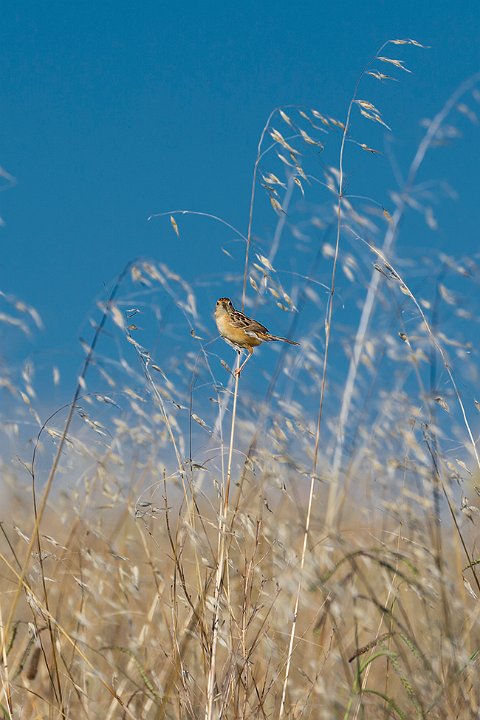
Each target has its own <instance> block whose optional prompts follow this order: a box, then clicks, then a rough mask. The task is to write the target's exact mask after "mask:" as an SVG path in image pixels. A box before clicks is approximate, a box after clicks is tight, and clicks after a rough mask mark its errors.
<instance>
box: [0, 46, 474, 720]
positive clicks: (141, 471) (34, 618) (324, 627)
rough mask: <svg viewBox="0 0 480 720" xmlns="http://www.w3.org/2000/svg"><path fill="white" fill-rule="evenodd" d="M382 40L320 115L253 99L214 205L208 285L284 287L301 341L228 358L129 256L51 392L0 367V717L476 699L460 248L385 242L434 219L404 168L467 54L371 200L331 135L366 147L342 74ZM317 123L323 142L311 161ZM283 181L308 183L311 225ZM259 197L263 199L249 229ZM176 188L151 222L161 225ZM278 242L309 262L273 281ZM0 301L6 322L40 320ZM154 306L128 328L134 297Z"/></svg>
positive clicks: (384, 712)
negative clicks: (228, 256) (238, 175)
mask: <svg viewBox="0 0 480 720" xmlns="http://www.w3.org/2000/svg"><path fill="white" fill-rule="evenodd" d="M397 45H414V46H415V45H417V43H415V42H414V41H402V42H400V41H394V42H393V44H392V43H389V44H387V45H386V46H384V47H383V48H381V49H380V50H379V51H378V52H377V54H376V56H375V58H373V60H372V63H371V64H370V65H368V66H367V67H366V68H365V70H364V71H363V73H362V74H361V76H360V78H359V83H358V85H357V87H356V89H355V94H354V96H353V97H352V101H351V103H350V106H349V107H348V108H347V109H346V114H345V118H344V119H342V120H336V119H335V118H332V117H330V116H329V115H327V114H326V113H323V112H320V111H317V110H314V111H312V110H308V111H306V110H304V109H301V108H300V109H299V108H282V109H276V110H275V111H274V112H272V115H271V116H270V118H269V119H268V122H267V123H266V125H265V128H264V132H263V134H262V137H261V139H260V143H259V146H258V155H257V160H256V163H255V167H254V177H253V185H252V187H253V190H252V197H251V207H250V213H249V218H248V223H247V224H248V229H247V231H246V233H245V234H242V233H241V232H240V231H238V230H236V229H235V228H230V230H231V231H232V232H234V234H235V235H236V237H237V239H239V240H240V243H239V245H238V246H239V247H241V253H242V254H241V256H239V258H237V257H234V258H233V263H234V264H235V270H234V271H232V279H229V280H228V281H225V282H224V284H223V285H222V286H221V287H222V289H223V288H225V285H226V284H227V283H228V282H231V283H232V285H233V287H234V288H235V292H236V294H237V297H238V298H239V299H240V298H242V305H243V306H244V308H245V312H247V313H248V314H251V315H253V316H257V315H258V316H262V315H263V317H265V318H267V317H268V313H269V312H271V313H272V315H271V317H272V318H273V320H272V324H274V323H275V318H277V319H278V317H279V315H282V313H280V312H278V313H277V314H276V315H274V314H273V313H274V311H275V310H278V311H280V310H281V311H283V312H284V313H286V315H282V317H281V321H282V322H283V326H284V327H285V318H287V320H286V322H287V323H288V325H287V327H288V333H287V331H286V334H287V335H288V337H294V338H295V339H297V340H298V341H299V342H300V343H301V348H300V349H297V348H291V347H288V346H285V347H283V346H282V347H276V348H275V349H273V348H265V349H262V351H261V353H262V354H261V355H259V356H257V354H255V356H254V358H253V359H252V360H250V362H249V363H248V365H247V367H246V369H245V372H244V373H243V374H242V375H241V377H240V378H239V379H238V378H235V377H234V375H233V374H232V372H231V369H230V368H229V367H228V365H227V362H228V363H230V365H231V366H232V367H233V366H234V363H235V362H239V360H238V359H237V358H236V357H235V353H234V352H233V350H231V349H229V348H227V346H225V347H224V346H223V345H222V346H220V344H219V343H218V344H216V345H215V346H212V345H211V344H210V342H209V339H208V338H209V332H210V333H211V328H212V321H211V319H210V315H211V313H212V312H213V308H203V307H201V299H199V297H198V295H199V290H198V286H196V285H195V283H193V282H192V281H191V280H190V279H188V278H183V277H180V276H179V275H178V274H176V272H174V271H173V270H172V269H169V268H167V267H165V265H163V264H162V263H161V262H157V261H154V260H151V261H150V260H149V261H146V260H138V261H134V262H133V261H132V263H131V264H130V265H129V266H127V268H125V269H124V271H123V272H122V273H121V274H120V275H119V277H118V278H117V279H116V280H115V281H114V282H113V283H112V286H111V288H110V289H109V295H108V296H107V297H106V298H103V299H102V301H101V302H100V303H99V306H98V308H97V311H96V314H95V317H94V319H93V321H92V327H91V328H90V333H91V335H92V338H90V339H89V340H88V341H86V342H85V343H84V349H85V362H84V366H83V369H82V371H81V373H80V377H79V381H78V385H77V387H76V389H74V394H73V397H72V398H71V400H69V401H68V402H67V403H66V404H65V405H64V406H63V407H61V408H58V409H57V408H56V407H53V406H51V405H49V404H48V402H47V405H48V410H45V401H44V400H43V401H42V407H43V409H42V411H41V412H40V411H39V409H38V407H39V402H38V401H37V394H36V391H35V376H34V369H33V368H32V367H31V366H30V364H29V363H26V364H25V365H24V366H23V367H22V368H21V369H20V371H19V372H16V371H15V369H11V370H8V369H7V368H3V367H2V374H3V375H2V378H1V386H0V392H2V396H1V397H2V398H3V399H4V404H3V409H2V411H1V413H2V420H3V426H2V455H3V460H2V461H1V465H0V467H1V471H2V475H1V483H2V485H1V490H2V500H3V502H2V507H1V515H0V531H1V532H0V567H1V572H0V633H1V634H0V642H1V647H2V657H1V660H0V670H1V696H0V709H1V713H2V717H3V718H9V719H13V718H15V720H20V718H22V719H25V720H34V719H37V718H38V719H40V718H52V719H57V718H70V719H72V720H77V718H79V719H80V718H88V719H89V720H93V719H95V720H99V719H101V720H116V719H120V718H136V719H138V718H142V719H145V720H156V719H158V720H160V719H162V718H168V719H170V718H171V719H172V720H173V719H182V720H183V719H185V718H189V719H192V720H193V719H194V718H205V719H206V720H211V719H212V718H229V719H232V720H233V719H234V718H235V719H237V718H238V719H242V720H246V719H248V718H252V719H254V718H255V719H256V718H279V719H281V718H291V719H293V718H295V719H300V718H320V719H327V718H328V719H332V720H338V719H343V720H357V719H360V718H362V719H365V720H376V719H377V718H378V719H379V720H380V719H386V718H397V719H399V718H400V719H401V718H405V719H410V718H428V719H429V720H430V719H431V720H452V719H453V718H458V719H462V720H463V719H465V720H467V719H470V718H477V717H480V714H479V713H480V690H479V683H478V666H477V655H478V651H479V648H480V632H479V626H478V615H479V611H480V606H479V595H480V581H479V576H478V570H477V562H478V559H477V558H478V549H477V545H478V541H477V527H478V508H477V504H478V494H480V488H479V487H478V486H477V483H478V484H479V485H480V474H479V468H480V464H479V458H478V450H477V444H478V443H477V441H476V432H478V419H477V418H478V409H479V408H480V405H479V404H478V403H476V402H475V395H474V391H473V388H474V387H475V385H478V369H477V365H478V363H477V361H478V353H477V347H476V344H477V345H478V342H477V343H476V340H475V338H478V324H477V320H476V317H477V314H478V312H477V311H478V301H477V299H476V298H477V296H478V284H479V279H480V273H479V267H480V265H479V258H478V257H468V258H462V257H460V256H457V255H451V256H447V255H440V254H438V256H435V257H433V254H432V253H429V252H426V253H425V257H424V258H423V259H422V261H421V263H420V261H419V259H418V257H413V256H412V257H411V258H405V257H402V256H401V255H400V254H398V255H397V253H396V247H397V246H398V244H399V242H400V239H401V229H402V223H403V222H404V218H405V216H406V215H407V214H408V213H416V216H417V217H418V218H420V221H421V222H422V223H425V224H427V225H428V226H429V227H431V226H433V225H434V224H435V219H434V216H433V210H432V201H431V197H432V193H433V190H432V188H431V187H430V186H427V183H425V182H423V181H422V183H420V182H419V181H418V173H419V170H420V168H421V167H423V164H424V162H425V161H426V158H428V154H429V152H430V151H431V150H432V149H433V148H434V147H436V146H438V145H442V144H443V143H445V142H446V139H447V138H448V137H450V136H451V131H449V130H448V128H451V127H452V126H453V125H454V124H455V123H456V122H468V115H469V113H470V115H471V117H470V119H472V117H473V113H474V110H473V109H471V106H472V107H473V105H474V103H475V102H476V98H477V99H478V90H476V88H477V86H478V81H479V78H478V77H474V78H471V79H468V80H466V81H465V82H464V83H463V85H462V86H460V87H459V88H458V89H457V90H456V91H455V92H454V94H453V95H452V96H451V97H450V98H446V102H445V105H444V106H443V107H442V108H439V111H438V114H437V115H436V116H435V117H434V118H433V119H432V120H430V121H429V123H428V124H427V126H426V127H425V128H424V135H423V137H422V139H421V141H420V143H419V145H418V147H417V148H412V152H411V161H410V164H409V167H408V172H407V173H406V175H405V179H404V182H403V185H402V187H400V188H399V189H398V190H397V191H396V192H395V193H392V195H391V207H390V209H386V208H384V207H383V206H382V205H381V204H379V203H378V202H376V201H374V200H371V199H370V198H367V197H363V196H362V197H359V196H357V195H356V196H353V195H351V196H349V195H348V192H347V191H346V189H345V177H346V175H347V174H348V157H349V153H351V152H353V151H355V152H356V153H357V154H361V153H363V154H364V157H362V162H365V163H366V167H368V162H369V161H370V160H371V159H372V157H373V156H374V155H375V154H376V150H375V149H374V148H373V147H370V145H367V144H366V143H365V142H363V139H362V138H363V136H362V135H361V132H359V130H361V129H363V128H364V127H368V128H369V130H368V131H366V132H368V133H370V126H372V127H374V126H378V130H377V132H379V131H380V130H381V129H383V126H384V125H386V123H385V121H384V119H383V115H382V114H381V113H380V111H379V110H378V109H377V107H376V105H375V104H374V103H372V102H371V101H369V100H365V99H363V98H364V97H365V95H364V92H366V91H365V90H364V82H365V80H366V78H367V77H368V76H369V78H370V79H371V80H372V82H373V81H377V82H378V84H379V87H380V88H381V84H382V83H383V82H388V79H387V78H386V77H385V76H386V75H387V74H388V75H390V74H391V73H393V72H396V73H397V76H398V75H400V74H403V73H402V70H404V67H403V65H404V63H403V61H400V60H397V59H396V57H397V55H395V53H394V50H395V51H397V52H400V51H402V50H403V48H401V47H397ZM411 49H412V50H413V49H414V48H411ZM402 82H408V79H407V80H405V79H403V78H402ZM460 105H462V106H463V110H461V111H460V112H459V106H460ZM465 108H467V110H465ZM467 111H468V112H467ZM353 113H356V115H355V120H354V119H353ZM278 128H281V131H280V130H279V129H278ZM358 137H360V139H359V140H357V138H358ZM327 144H330V145H329V147H332V148H333V152H334V154H333V157H335V158H336V164H332V165H327V164H324V165H323V166H322V168H321V171H322V174H321V175H319V176H318V177H313V175H312V174H311V172H310V171H309V169H308V168H307V165H308V163H309V162H310V156H309V154H308V153H309V152H311V153H313V154H314V156H313V157H316V153H319V152H323V149H324V146H326V145H327ZM298 147H301V151H302V152H301V153H300V151H299V150H298V149H297V148H298ZM269 152H270V153H271V155H272V157H273V159H272V161H271V168H272V169H270V166H268V162H267V161H269V158H270V155H266V154H267V153H269ZM266 158H267V159H266ZM282 168H283V169H282ZM317 169H318V168H317ZM280 178H281V180H280ZM293 192H296V193H297V194H298V195H299V196H303V194H304V193H305V195H307V196H308V195H309V194H311V195H312V202H314V201H315V202H318V203H319V204H318V206H316V208H317V209H316V210H315V212H314V213H313V219H311V220H310V224H309V228H310V230H309V232H313V230H312V228H315V231H316V232H318V236H317V241H316V245H315V247H314V248H313V249H312V247H311V246H310V245H309V241H308V238H307V237H306V234H307V231H306V230H305V222H304V218H303V219H301V220H298V222H295V221H294V219H293V218H294V210H293V201H292V193H293ZM315 193H320V195H319V197H320V198H321V202H322V203H323V204H321V205H320V200H319V197H313V196H315ZM259 198H261V199H262V200H265V199H266V202H267V203H269V204H270V205H271V206H272V210H273V214H272V218H273V222H274V223H276V226H275V233H274V235H273V238H274V239H273V242H272V244H271V246H270V247H268V248H267V249H266V250H265V249H263V250H262V251H260V247H259V244H258V243H257V241H256V240H255V236H254V233H253V225H254V222H253V221H254V209H255V207H256V203H258V202H260V200H259ZM290 207H292V211H290ZM318 207H320V210H319V209H318ZM187 214H188V212H187V211H182V212H179V213H176V214H171V213H169V212H166V213H165V216H164V218H163V219H162V218H160V220H159V222H163V221H164V222H165V223H166V224H167V225H171V227H169V230H170V232H173V233H176V234H178V235H179V236H180V235H181V234H182V216H185V215H187ZM191 215H192V216H194V215H195V214H194V213H191ZM197 215H198V213H197ZM460 215H461V212H460ZM194 219H195V220H196V221H198V222H203V221H204V220H207V221H208V222H210V221H214V222H217V221H218V222H220V223H224V221H223V220H219V219H218V218H214V217H213V216H208V217H207V218H201V217H196V218H194ZM299 244H300V246H301V247H302V248H303V250H302V252H304V254H305V256H306V258H307V259H306V263H307V266H308V267H310V270H309V271H308V272H305V273H304V274H302V273H297V274H296V275H295V277H294V278H293V279H292V281H291V282H290V281H289V284H288V286H287V285H286V283H285V282H281V281H280V279H279V278H280V275H279V273H277V272H276V266H277V261H278V262H280V263H282V262H284V258H285V257H289V256H293V255H294V253H296V252H299V251H298V247H299ZM307 246H308V247H309V250H308V253H309V254H308V256H307V255H306V250H305V248H306V247H307ZM457 247H458V245H457ZM319 267H320V268H321V269H318V268H319ZM292 277H293V276H292ZM340 278H341V281H340ZM419 278H420V281H419ZM339 285H340V286H341V288H342V290H341V293H340V295H341V299H340V300H338V286H339ZM346 285H347V286H348V289H346V290H345V289H344V288H345V286H346ZM416 287H419V288H420V293H418V292H417V290H416ZM219 294H224V292H220V286H219ZM465 298H468V302H467V301H466V300H465ZM2 300H3V301H4V303H5V305H6V307H7V311H5V313H4V314H3V315H2V316H1V320H2V321H3V323H4V324H5V326H6V328H7V329H8V332H22V331H23V332H30V331H31V330H33V328H34V326H35V325H39V318H38V316H37V314H36V312H35V311H34V310H33V309H31V308H28V307H26V306H25V305H24V304H22V303H21V302H19V301H18V300H15V299H14V298H10V297H5V296H4V297H2ZM343 304H347V305H350V306H351V307H353V308H355V312H356V314H354V315H352V316H349V322H348V323H344V321H343V320H342V321H341V322H340V321H339V320H338V319H337V318H338V316H339V306H340V305H343ZM165 306H168V307H169V308H173V310H172V312H171V314H170V315H169V316H168V319H166V320H165V319H164V317H165V315H163V314H162V313H163V309H164V307H165ZM158 308H160V311H159V310H158ZM157 312H160V320H161V322H160V323H159V326H160V328H161V330H160V332H159V335H158V336H157V340H154V339H151V338H150V336H149V334H148V331H146V332H145V333H144V335H141V334H140V331H139V328H138V327H137V325H136V323H137V322H138V323H139V325H140V324H141V323H140V320H139V318H143V320H142V322H143V323H144V324H145V323H147V322H148V319H149V318H150V319H151V320H152V324H153V320H154V319H156V318H157V319H158V317H157V314H156V313H157ZM342 317H343V316H342ZM278 323H279V324H280V320H278ZM272 329H273V327H272ZM6 332H7V330H6ZM179 337H181V338H183V340H178V338H179ZM186 337H187V338H188V341H185V338H186ZM150 340H151V342H150ZM269 353H271V354H270V355H269ZM258 357H261V358H262V359H263V361H265V360H264V359H265V358H270V359H269V360H268V362H269V363H270V365H269V367H270V368H271V367H272V366H274V367H275V370H274V371H273V372H271V370H270V371H269V372H268V373H265V372H264V371H263V370H261V368H262V365H261V363H260V360H258ZM159 358H161V360H159ZM225 359H226V360H227V362H225ZM52 373H53V383H54V384H55V383H58V377H57V373H56V371H55V369H54V368H52ZM47 418H48V419H47ZM11 458H17V459H16V461H13V462H12V461H11Z"/></svg>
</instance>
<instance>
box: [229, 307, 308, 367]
mask: <svg viewBox="0 0 480 720" xmlns="http://www.w3.org/2000/svg"><path fill="white" fill-rule="evenodd" d="M215 322H216V323H217V328H218V332H219V333H220V335H221V336H222V337H223V339H224V340H225V341H226V342H228V343H229V345H232V347H234V348H235V350H237V352H241V351H242V350H247V351H248V356H247V358H246V360H244V362H243V363H242V364H241V365H240V367H239V368H238V369H237V370H235V375H237V376H238V375H240V373H241V372H242V370H243V368H244V367H245V365H246V364H247V362H248V361H249V360H250V358H251V357H252V355H253V348H254V347H256V346H257V345H261V344H262V342H272V340H281V342H286V343H290V345H300V343H298V342H295V341H294V340H288V338H284V337H278V335H271V334H270V333H269V332H268V330H267V328H266V327H265V326H264V325H261V324H260V323H259V322H257V321H256V320H252V319H251V318H249V317H247V316H246V315H244V314H243V312H240V310H235V308H234V307H233V304H232V301H231V300H230V299H229V298H219V299H218V300H217V305H216V308H215Z"/></svg>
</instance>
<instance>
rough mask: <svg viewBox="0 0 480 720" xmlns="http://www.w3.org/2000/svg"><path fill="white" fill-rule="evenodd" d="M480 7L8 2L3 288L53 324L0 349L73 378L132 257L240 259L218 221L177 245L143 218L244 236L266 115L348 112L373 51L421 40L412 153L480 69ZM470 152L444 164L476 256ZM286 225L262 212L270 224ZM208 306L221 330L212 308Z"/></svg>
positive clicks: (408, 99)
mask: <svg viewBox="0 0 480 720" xmlns="http://www.w3.org/2000/svg"><path fill="white" fill-rule="evenodd" d="M479 14H480V13H479V7H478V3H477V2H462V3H459V4H458V3H454V2H446V1H445V0H440V1H439V2H421V1H420V2H419V1H415V2H413V1H410V0H409V1H407V2H406V1H400V2H398V3H394V2H388V1H385V2H381V1H380V0H375V1H374V2H366V3H359V2H332V3H321V2H318V1H317V2H310V1H308V0H307V1H306V2H302V3H287V2H279V3H266V2H264V3H262V2H251V1H249V0H247V1H243V2H241V3H235V4H234V3H230V2H226V3H208V2H207V3H203V4H199V3H190V2H186V3H162V2H137V3H133V2H122V1H116V2H100V3H92V2H86V3H73V2H67V3H65V2H55V1H53V2H48V3H45V2H32V1H30V2H22V1H21V0H20V1H19V2H15V3H11V4H7V5H5V6H4V7H3V9H2V29H1V43H0V54H1V67H2V81H1V83H0V102H1V107H2V123H1V130H0V138H1V139H0V165H1V166H3V167H4V168H5V169H6V170H8V172H9V173H11V174H12V175H14V176H15V178H16V179H17V185H16V187H14V188H12V189H10V190H8V191H7V192H4V193H2V195H1V203H0V215H1V216H2V218H3V221H4V222H5V226H4V227H3V228H2V229H1V230H0V242H1V243H2V252H1V255H0V289H3V290H4V291H5V292H11V293H15V295H17V296H18V297H20V298H22V299H24V300H25V301H26V302H28V303H30V304H32V305H34V306H35V307H36V308H37V309H38V310H39V312H40V313H41V316H42V318H43V320H44V324H45V328H44V330H43V331H42V332H41V333H39V334H37V335H36V336H35V338H34V340H33V341H31V342H29V343H27V344H21V345H19V346H18V348H16V351H15V346H12V347H13V349H12V352H11V353H9V352H6V351H5V349H4V351H3V353H2V354H3V355H4V356H5V355H6V356H7V360H8V361H9V362H10V361H13V362H19V361H21V360H22V359H23V358H24V357H25V355H28V354H29V355H31V356H32V357H33V359H34V361H35V362H37V363H38V364H39V365H49V364H58V365H60V366H61V367H62V370H63V371H64V372H66V374H67V377H68V375H69V374H70V378H71V380H72V381H73V378H74V375H75V373H76V370H77V368H78V366H79V363H80V359H81V351H80V347H79V344H78V340H77V339H78V337H79V335H80V334H81V333H85V332H86V331H85V320H86V318H88V316H89V315H90V314H91V312H92V308H93V303H94V300H95V298H98V297H99V296H101V295H102V292H103V288H104V285H105V284H108V283H109V282H110V281H111V279H112V278H113V277H114V276H115V275H116V274H118V273H119V272H120V270H121V269H122V267H123V266H124V264H125V263H126V262H127V261H128V260H129V259H132V258H134V257H136V256H139V255H140V256H144V257H152V258H155V259H162V260H163V261H165V262H167V263H168V264H169V265H170V266H171V267H172V269H173V270H176V271H179V272H182V273H184V274H185V276H186V277H187V278H189V279H193V278H195V277H201V276H203V275H205V276H207V275H208V274H209V273H210V274H211V272H212V262H213V263H214V264H215V270H216V271H217V273H219V274H221V273H222V272H223V271H224V270H225V271H226V270H227V269H231V268H230V266H228V265H226V264H225V266H223V265H222V263H223V262H227V261H226V260H225V258H224V256H222V254H221V252H220V250H219V247H220V244H221V241H222V240H223V239H224V238H223V237H221V236H220V235H219V231H218V229H214V228H212V226H211V225H209V224H203V223H201V222H196V223H195V224H194V223H191V222H190V223H187V227H188V234H186V235H185V236H182V239H181V241H178V240H177V239H176V238H175V236H174V234H173V233H172V232H171V230H170V229H169V228H168V227H167V226H166V225H165V224H163V225H162V224H161V223H159V222H156V221H153V222H150V223H148V222H147V217H148V216H149V215H151V214H152V213H155V212H160V211H163V210H168V209H170V208H192V209H196V210H204V211H209V212H213V213H215V214H218V215H221V216H222V217H224V218H226V219H228V220H229V221H230V222H232V223H233V224H235V225H237V226H238V227H240V229H242V230H243V231H245V229H246V224H247V210H248V202H249V194H250V182H251V172H252V166H253V162H254V158H255V151H256V145H257V141H258V137H259V134H260V132H261V129H262V126H263V124H264V122H265V119H266V117H267V116H268V113H269V112H270V110H271V109H272V108H274V107H275V106H278V105H283V104H292V103H293V104H301V105H305V106H307V107H316V108H319V109H321V110H323V111H325V112H327V113H329V114H332V115H334V116H338V117H340V118H343V117H344V115H345V108H346V106H347V104H348V100H349V98H350V96H351V93H352V88H353V86H354V83H355V79H356V77H357V75H358V73H359V70H360V69H361V68H362V66H363V64H364V63H365V62H366V60H367V59H368V58H369V57H370V56H371V55H372V54H374V52H375V50H376V48H377V47H378V46H379V45H380V44H381V43H382V42H383V41H384V40H386V39H388V38H394V37H399V38H401V37H413V38H415V39H417V40H419V41H420V42H422V43H424V44H426V45H429V46H431V47H430V49H429V50H416V49H413V48H409V49H408V52H403V51H402V54H401V56H402V57H404V58H406V60H407V63H408V64H409V66H410V67H411V68H412V69H413V71H414V75H413V76H408V77H407V76H406V75H405V76H404V77H402V78H401V79H402V86H401V90H398V88H396V89H395V92H393V91H391V90H390V89H388V90H386V92H387V103H386V115H388V119H389V120H390V121H391V124H392V125H393V126H394V131H395V135H396V136H397V138H399V142H400V158H401V159H402V148H408V149H409V153H410V150H411V148H413V147H414V144H415V142H417V141H418V139H419V137H420V136H421V130H420V128H419V124H418V121H419V120H420V118H422V117H431V116H432V115H433V113H434V112H436V111H437V110H438V109H439V107H440V106H441V105H442V103H443V102H444V101H445V99H446V98H447V97H448V95H449V94H450V93H451V92H452V90H453V89H454V88H455V86H456V85H457V84H458V83H459V82H460V81H461V80H462V79H464V78H465V77H466V76H468V75H470V74H472V73H474V72H475V71H477V70H478V69H479V67H480V34H479V27H480V20H479ZM474 134H476V143H477V144H476V147H477V148H478V131H477V130H475V131H474ZM471 136H472V137H473V136H474V135H473V134H471ZM459 152H460V151H459ZM458 158H459V153H456V152H451V153H450V154H449V155H446V156H445V157H444V159H443V161H442V162H443V163H445V162H446V163H447V166H446V167H445V164H443V165H442V164H441V163H440V161H438V162H439V165H438V176H439V177H443V176H445V175H446V176H447V179H448V180H449V182H451V184H452V185H453V186H454V187H455V188H456V190H457V191H458V192H459V193H460V195H461V198H462V207H463V217H464V219H465V218H469V217H471V221H468V220H465V225H464V226H463V229H462V236H463V237H462V242H464V245H458V246H457V247H455V248H452V249H454V250H455V251H457V252H468V251H469V249H475V250H477V249H478V233H477V231H476V229H475V227H476V226H477V227H478V222H477V220H476V218H475V214H476V213H477V210H478V157H477V159H475V156H474V153H469V152H468V150H466V148H465V147H463V148H462V151H461V164H458V162H457V161H458ZM332 160H333V158H332ZM435 162H437V161H436V160H433V175H434V176H435V175H436V167H435ZM445 170H446V171H447V172H445ZM475 188H476V189H475ZM274 221H275V218H274V216H272V215H271V214H270V215H268V216H267V215H265V216H264V217H263V216H262V217H260V218H259V221H258V222H259V226H257V228H256V230H257V232H260V233H262V232H266V228H267V227H268V223H271V225H272V227H273V225H274ZM448 222H449V220H448V216H446V217H445V223H446V226H447V229H446V233H447V234H446V235H445V237H451V235H448V232H447V231H448V230H450V231H451V230H452V228H448ZM169 230H170V231H169ZM218 289H219V286H218V284H217V285H216V286H215V287H213V288H212V290H211V292H209V291H208V290H207V291H206V293H205V295H204V297H205V301H206V302H207V301H208V302H209V303H210V302H213V301H214V300H215V297H216V296H217V294H218ZM222 294H224V293H222ZM203 313H204V315H205V323H206V324H207V325H208V324H209V323H210V324H211V325H212V327H211V330H212V334H213V332H214V328H213V324H212V321H211V316H210V307H208V308H206V309H205V310H203ZM87 334H88V333H87Z"/></svg>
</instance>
